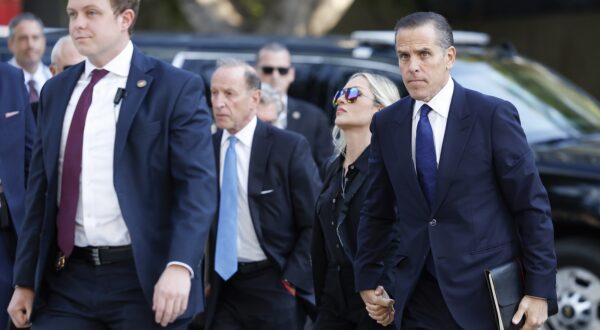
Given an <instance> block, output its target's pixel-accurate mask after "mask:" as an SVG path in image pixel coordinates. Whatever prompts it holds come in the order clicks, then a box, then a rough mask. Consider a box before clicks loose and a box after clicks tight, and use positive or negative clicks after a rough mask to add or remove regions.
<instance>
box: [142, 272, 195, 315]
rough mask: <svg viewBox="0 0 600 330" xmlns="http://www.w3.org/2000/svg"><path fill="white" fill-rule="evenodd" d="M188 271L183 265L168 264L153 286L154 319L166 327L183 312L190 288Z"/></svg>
mask: <svg viewBox="0 0 600 330" xmlns="http://www.w3.org/2000/svg"><path fill="white" fill-rule="evenodd" d="M191 286H192V284H191V279H190V272H189V271H188V270H187V269H186V268H185V267H183V266H179V265H170V266H168V267H167V268H166V269H165V271H164V272H163V273H162V275H161V276H160V278H159V279H158V282H157V283H156V285H155V286H154V297H153V299H152V304H153V305H152V310H153V311H154V321H156V323H160V325H161V326H163V327H166V326H167V325H168V324H169V323H173V322H175V320H176V319H177V318H178V317H179V316H180V315H181V314H183V313H184V312H185V310H186V309H187V304H188V297H189V295H190V288H191Z"/></svg>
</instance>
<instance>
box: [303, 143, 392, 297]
mask: <svg viewBox="0 0 600 330" xmlns="http://www.w3.org/2000/svg"><path fill="white" fill-rule="evenodd" d="M369 150H370V148H369V147H367V149H365V150H364V151H363V153H362V154H361V156H360V157H359V158H358V160H357V161H356V162H354V164H353V166H354V167H355V169H354V170H355V171H356V174H355V176H354V177H353V179H352V181H351V184H350V185H349V186H348V188H347V190H346V191H345V192H344V195H345V197H344V198H343V199H342V202H341V203H343V204H342V206H341V207H340V212H334V211H333V208H332V199H333V198H341V196H340V195H339V194H337V192H338V191H339V189H340V188H339V187H332V185H339V184H340V182H339V180H336V179H337V178H339V177H340V176H341V173H340V171H341V167H342V162H343V161H344V159H343V157H342V156H338V157H336V158H335V159H334V160H333V161H332V162H330V163H329V164H328V165H327V167H326V170H325V178H324V180H323V189H322V190H321V194H320V195H319V198H318V200H317V204H316V212H317V219H316V220H315V224H314V227H313V241H312V251H311V256H312V267H313V279H314V287H315V297H316V301H317V305H318V304H319V301H320V299H321V296H322V293H323V288H324V287H325V286H327V285H328V284H330V285H331V283H326V282H325V277H326V273H327V266H328V264H329V260H328V254H327V251H326V250H327V246H328V245H335V244H337V241H326V239H325V235H324V233H323V226H322V224H324V223H326V224H329V222H331V221H333V222H335V223H336V224H337V235H338V237H339V240H340V242H341V245H342V248H343V251H344V253H345V255H346V257H347V258H348V260H350V261H354V257H355V255H356V236H357V233H358V225H359V222H360V210H361V208H362V205H363V202H364V201H365V199H366V198H367V190H368V186H367V170H368V165H369V164H368V157H369ZM334 195H335V196H334ZM397 228H398V226H395V228H394V230H397ZM393 236H394V239H393V242H392V244H393V246H392V248H390V249H389V250H388V253H387V254H386V257H385V261H384V263H385V266H386V267H385V268H386V271H384V272H383V276H382V278H381V280H380V283H381V285H383V286H384V287H385V288H386V290H387V292H388V293H390V294H393V293H394V270H395V265H396V263H397V260H398V259H399V257H397V256H396V252H397V246H398V240H397V238H398V237H399V235H393ZM352 289H354V288H352ZM357 294H358V293H357Z"/></svg>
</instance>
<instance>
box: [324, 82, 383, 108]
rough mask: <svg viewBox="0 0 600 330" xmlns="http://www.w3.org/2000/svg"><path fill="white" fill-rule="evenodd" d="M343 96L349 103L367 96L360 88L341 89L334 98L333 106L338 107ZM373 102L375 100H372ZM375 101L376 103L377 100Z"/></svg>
mask: <svg viewBox="0 0 600 330" xmlns="http://www.w3.org/2000/svg"><path fill="white" fill-rule="evenodd" d="M342 96H344V99H346V102H347V103H354V102H355V101H356V99H357V98H358V97H359V96H365V95H364V94H363V93H362V92H361V91H360V89H358V87H348V88H344V89H340V90H339V91H337V92H335V96H334V97H333V106H334V107H337V106H338V104H339V102H338V100H339V99H340V97H342ZM365 97H366V96H365ZM369 99H370V98H369ZM371 100H373V99H371ZM373 101H375V100H373ZM375 102H376V101H375Z"/></svg>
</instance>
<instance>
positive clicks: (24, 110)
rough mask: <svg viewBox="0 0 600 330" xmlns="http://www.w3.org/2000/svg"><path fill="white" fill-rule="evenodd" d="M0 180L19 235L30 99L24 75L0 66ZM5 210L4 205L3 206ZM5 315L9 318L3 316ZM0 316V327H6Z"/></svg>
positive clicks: (5, 263)
mask: <svg viewBox="0 0 600 330" xmlns="http://www.w3.org/2000/svg"><path fill="white" fill-rule="evenodd" d="M0 100H1V102H0V180H2V185H3V187H4V194H5V196H6V200H7V203H8V205H9V208H10V212H11V216H12V220H13V226H14V227H15V229H16V231H17V232H19V230H20V228H21V225H22V222H23V218H24V217H25V186H26V184H25V183H26V177H27V170H28V168H29V159H30V157H31V148H32V144H33V139H34V131H35V125H34V121H33V115H32V113H31V109H30V107H29V96H28V93H27V89H26V88H25V85H24V84H23V72H21V71H20V70H18V69H15V68H14V67H12V66H10V65H7V64H4V63H0ZM3 207H4V205H3ZM8 235H12V234H8V233H2V234H0V311H2V315H5V314H6V312H5V311H6V307H7V305H8V299H9V298H10V295H11V293H12V291H13V288H12V266H13V259H14V255H12V253H10V252H9V251H10V249H11V248H9V247H8V246H5V245H6V244H11V242H10V241H11V239H9V237H8ZM6 316H8V315H6ZM6 322H7V321H6V317H4V316H1V317H0V327H1V326H4V325H5V324H6Z"/></svg>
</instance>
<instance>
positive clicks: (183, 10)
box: [0, 0, 600, 98]
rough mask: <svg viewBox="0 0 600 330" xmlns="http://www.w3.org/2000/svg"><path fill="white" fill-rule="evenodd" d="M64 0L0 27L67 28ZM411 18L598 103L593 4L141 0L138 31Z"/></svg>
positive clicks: (598, 19)
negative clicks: (419, 16) (538, 67)
mask: <svg viewBox="0 0 600 330" xmlns="http://www.w3.org/2000/svg"><path fill="white" fill-rule="evenodd" d="M66 3H67V1H66V0H0V25H6V24H8V21H9V20H10V18H11V17H13V16H14V15H15V14H17V13H19V12H21V11H30V12H33V13H34V14H36V15H38V16H39V17H41V18H42V20H43V21H44V23H45V24H46V26H48V27H66V26H67V17H66V14H65V7H66ZM413 11H436V12H439V13H441V14H443V15H444V16H446V17H447V18H448V20H449V21H450V24H451V25H452V26H453V28H454V29H461V30H473V31H480V32H486V33H488V34H489V35H490V36H491V39H492V42H493V43H495V44H497V43H500V42H504V41H509V42H510V43H511V44H512V45H514V46H515V47H516V49H517V50H518V51H519V53H521V54H523V55H525V56H527V57H531V58H534V59H536V60H538V61H540V62H542V63H543V64H546V65H548V66H549V67H551V68H554V69H555V70H557V71H558V72H559V73H560V74H562V75H564V76H565V77H567V78H568V79H569V80H571V81H573V82H575V83H576V84H578V85H579V86H581V87H583V88H584V89H585V90H586V91H587V92H589V93H590V94H592V95H594V96H595V97H596V98H600V75H598V74H597V73H596V72H597V70H595V64H596V60H597V59H598V58H600V45H599V44H598V43H597V42H594V40H597V38H596V37H595V32H594V31H598V30H597V29H599V27H600V1H598V0H504V1H495V0H404V1H399V0H302V1H297V0H143V1H142V2H141V9H140V12H141V15H140V18H139V21H138V22H137V25H136V29H137V30H138V31H141V30H144V31H187V32H194V31H195V32H198V33H202V34H212V33H218V34H278V35H295V36H305V35H317V36H318V35H324V34H348V33H350V32H352V31H355V30H389V29H392V28H393V27H394V24H395V22H396V20H397V19H398V18H399V17H401V16H403V15H405V14H407V13H410V12H413Z"/></svg>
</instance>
